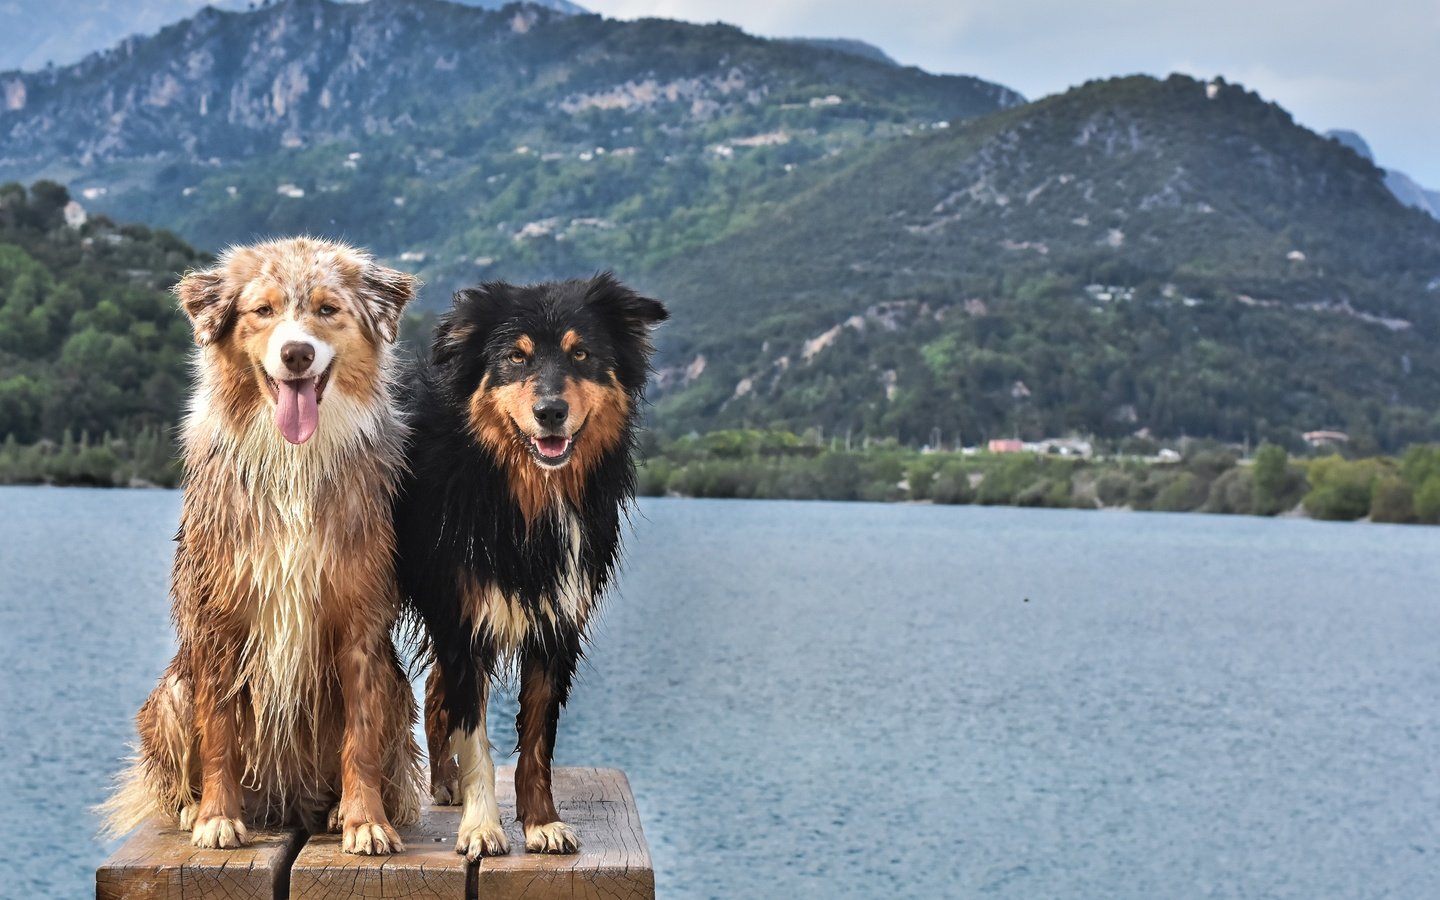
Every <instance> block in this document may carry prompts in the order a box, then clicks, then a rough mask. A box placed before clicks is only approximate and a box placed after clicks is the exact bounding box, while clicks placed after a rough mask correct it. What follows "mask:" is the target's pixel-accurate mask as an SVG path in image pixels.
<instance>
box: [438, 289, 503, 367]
mask: <svg viewBox="0 0 1440 900" xmlns="http://www.w3.org/2000/svg"><path fill="white" fill-rule="evenodd" d="M495 301H496V295H495V293H493V292H492V286H491V285H489V284H482V285H480V286H479V287H473V288H465V289H464V290H459V291H456V292H455V300H454V306H453V307H452V308H451V309H450V311H449V312H447V313H446V314H445V315H443V316H441V317H440V321H439V322H437V323H436V325H435V338H434V340H433V341H431V343H430V358H431V360H433V361H434V363H435V364H436V365H444V364H446V363H448V362H450V361H451V360H452V359H454V358H455V357H456V356H457V355H458V354H459V353H460V351H461V350H464V349H465V346H466V345H467V344H469V343H470V342H471V339H472V338H474V337H475V335H477V334H480V333H481V332H482V331H484V330H486V326H485V323H487V322H489V321H490V320H491V319H492V318H493V316H492V308H493V307H494V306H495Z"/></svg>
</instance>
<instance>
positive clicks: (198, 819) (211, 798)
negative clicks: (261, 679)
mask: <svg viewBox="0 0 1440 900" xmlns="http://www.w3.org/2000/svg"><path fill="white" fill-rule="evenodd" d="M195 652H196V653H197V656H196V658H195V659H194V664H193V665H192V667H191V670H192V672H193V673H194V678H195V684H194V688H195V698H194V703H195V726H196V729H197V730H198V731H199V732H200V808H199V809H198V810H197V811H196V813H195V826H194V828H193V829H192V830H191V832H190V840H191V843H193V844H194V845H195V846H196V847H200V848H202V849H215V848H220V849H230V848H233V847H243V846H244V845H245V843H246V841H248V840H249V834H248V833H247V832H246V830H245V823H244V822H243V821H242V820H241V812H242V810H241V795H240V774H241V766H240V735H239V728H238V723H237V722H236V721H235V715H236V709H235V707H236V698H235V697H233V696H227V695H229V694H230V693H231V691H230V688H231V685H233V684H234V673H233V672H226V671H216V669H214V668H213V667H210V666H207V665H205V660H203V659H200V658H199V657H198V652H199V651H195Z"/></svg>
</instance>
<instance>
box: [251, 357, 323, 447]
mask: <svg viewBox="0 0 1440 900" xmlns="http://www.w3.org/2000/svg"><path fill="white" fill-rule="evenodd" d="M332 367H333V366H332ZM329 383H330V369H329V368H327V369H326V370H325V371H324V372H323V373H321V374H320V376H319V377H316V378H294V379H276V378H271V377H270V374H269V373H268V372H267V373H265V384H266V386H267V387H268V388H269V389H270V399H271V400H273V401H274V402H275V427H276V428H278V429H279V430H280V434H281V435H283V436H284V438H285V440H287V441H289V442H290V443H292V444H303V443H305V442H306V441H308V440H310V437H311V435H313V434H314V433H315V429H316V428H317V427H318V426H319V424H320V401H321V399H323V398H324V396H325V386H326V385H327V384H329Z"/></svg>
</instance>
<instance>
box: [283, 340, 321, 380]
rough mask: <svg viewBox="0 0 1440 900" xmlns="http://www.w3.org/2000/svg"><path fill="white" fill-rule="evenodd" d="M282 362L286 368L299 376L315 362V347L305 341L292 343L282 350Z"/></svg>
mask: <svg viewBox="0 0 1440 900" xmlns="http://www.w3.org/2000/svg"><path fill="white" fill-rule="evenodd" d="M280 361H281V362H283V363H285V368H287V369H289V370H290V371H292V372H294V373H295V374H296V375H299V374H300V373H301V372H304V371H305V370H306V369H308V368H310V364H311V363H313V362H314V361H315V347H314V346H313V345H311V344H307V343H305V342H304V341H290V342H289V343H287V344H286V345H285V346H283V347H281V348H280Z"/></svg>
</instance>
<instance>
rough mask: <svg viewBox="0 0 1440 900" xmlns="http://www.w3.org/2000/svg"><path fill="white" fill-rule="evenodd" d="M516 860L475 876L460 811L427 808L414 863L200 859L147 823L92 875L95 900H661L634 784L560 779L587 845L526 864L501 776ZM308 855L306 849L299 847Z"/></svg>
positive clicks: (291, 838) (289, 847)
mask: <svg viewBox="0 0 1440 900" xmlns="http://www.w3.org/2000/svg"><path fill="white" fill-rule="evenodd" d="M497 776H498V777H497V779H496V789H497V793H498V796H499V800H500V813H501V819H502V821H504V822H505V823H506V825H505V832H506V834H507V835H508V836H509V838H510V847H511V849H510V853H509V855H508V856H498V857H489V858H486V859H483V860H481V861H480V863H479V864H478V865H476V866H471V865H469V864H467V862H466V860H465V858H464V857H462V856H460V855H458V854H457V853H456V852H455V836H456V832H457V831H458V830H459V827H460V808H459V807H458V806H441V807H430V808H426V809H425V810H424V812H423V814H422V816H421V818H420V822H419V824H417V825H415V826H413V827H410V828H405V829H401V831H400V836H401V838H402V839H403V840H404V841H405V847H406V849H405V852H404V853H398V854H395V855H393V856H354V855H351V854H348V853H342V852H341V851H340V836H339V835H334V834H319V835H314V836H312V837H311V838H310V839H309V840H308V841H306V840H305V838H304V835H303V834H302V833H299V832H258V833H254V835H255V841H254V843H253V844H252V845H251V846H249V847H246V848H244V849H242V850H196V849H195V848H193V847H191V846H190V836H189V834H188V833H185V832H181V831H178V830H176V829H175V828H168V827H164V828H162V827H160V826H158V825H155V824H147V825H146V826H145V827H144V828H142V829H141V830H140V831H139V832H137V833H136V835H135V836H134V837H133V838H131V839H130V840H129V841H128V842H126V844H125V845H124V846H123V847H121V848H120V849H119V850H118V851H116V853H115V855H113V856H112V857H110V859H109V860H107V861H106V862H105V864H104V865H103V866H101V867H100V869H99V870H98V871H97V872H96V873H95V896H96V897H97V898H98V900H192V898H199V900H212V898H224V900H284V898H286V897H292V898H295V900H349V898H367V900H368V898H375V900H379V898H404V900H474V898H477V897H478V898H484V900H491V898H495V900H519V898H526V900H550V898H562V897H563V898H584V900H601V898H605V900H652V898H654V896H655V872H654V869H653V868H652V866H651V862H650V850H649V848H648V847H647V846H646V844H645V835H644V833H643V832H642V831H641V829H640V815H639V813H638V812H637V811H636V809H635V798H634V797H633V796H632V795H631V793H630V783H629V781H627V780H626V778H625V773H624V772H621V771H620V770H618V769H556V770H555V773H554V787H555V802H556V806H557V807H558V808H559V810H560V815H561V817H562V818H563V819H564V820H565V821H566V822H568V823H569V824H570V827H571V828H573V829H574V830H575V833H576V834H577V835H578V836H579V838H580V852H579V853H577V854H574V855H570V856H552V855H547V854H538V853H526V852H525V836H524V833H523V831H522V829H521V828H520V824H519V823H518V822H516V821H515V770H514V769H513V768H511V767H508V766H507V767H505V768H502V769H500V770H499V771H498V773H497ZM302 845H303V846H302Z"/></svg>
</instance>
